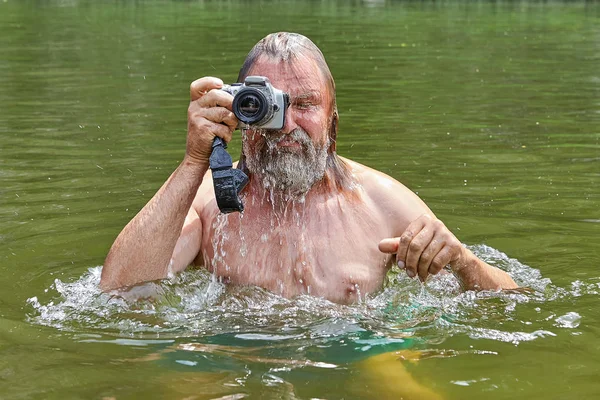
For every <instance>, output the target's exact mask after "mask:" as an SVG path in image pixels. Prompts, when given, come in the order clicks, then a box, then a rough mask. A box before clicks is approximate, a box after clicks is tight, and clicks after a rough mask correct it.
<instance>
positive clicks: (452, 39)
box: [0, 0, 600, 399]
mask: <svg viewBox="0 0 600 400" xmlns="http://www.w3.org/2000/svg"><path fill="white" fill-rule="evenodd" d="M280 30H286V31H296V32H300V33H303V34H305V35H307V36H309V37H310V38H312V39H313V41H315V43H317V45H318V46H319V47H320V48H321V49H322V51H323V53H324V54H325V56H326V58H327V60H328V62H329V65H330V68H331V70H332V72H333V74H334V77H335V79H336V83H337V87H338V92H337V103H338V107H339V111H340V131H339V135H338V152H339V153H340V154H341V155H343V156H346V157H349V158H352V159H354V160H356V161H358V162H361V163H364V164H366V165H368V166H371V167H373V168H376V169H379V170H381V171H383V172H385V173H387V174H390V175H391V176H393V177H395V178H396V179H398V180H400V181H401V182H403V183H404V184H405V185H407V186H408V187H410V188H411V189H413V190H414V191H416V192H417V193H418V194H419V196H421V197H422V198H423V199H424V200H425V202H426V203H427V204H428V205H429V207H430V208H431V209H432V210H433V211H434V212H435V213H436V214H437V216H438V217H439V218H441V219H442V220H443V221H444V222H445V223H446V225H447V226H448V227H449V228H450V229H451V230H452V231H453V232H454V233H455V234H456V235H457V237H458V238H459V239H460V240H461V241H462V242H464V243H465V244H467V245H469V246H470V247H471V248H472V249H473V251H474V252H475V253H476V254H477V255H479V256H480V257H481V258H483V259H485V260H486V261H488V262H490V263H492V264H494V265H497V266H499V267H500V268H503V269H505V270H507V271H509V272H510V273H511V274H512V276H513V277H514V279H515V280H517V282H518V283H520V284H521V285H523V286H528V287H530V288H531V289H532V290H531V291H530V292H526V293H506V294H497V293H480V294H475V293H462V294H461V293H460V291H459V290H458V289H457V284H456V282H455V281H453V278H452V277H451V276H446V277H441V278H436V279H433V280H431V281H429V282H428V283H427V284H426V285H424V286H421V285H420V284H419V283H417V282H414V281H412V280H409V279H407V278H405V277H404V276H403V274H397V275H396V274H394V273H392V274H390V277H389V283H388V284H387V286H386V288H385V289H384V290H383V291H382V292H381V293H378V294H376V295H374V296H372V297H370V298H367V299H366V300H365V301H364V302H362V303H360V304H356V305H351V306H340V305H335V304H331V303H328V302H326V301H324V300H320V299H316V298H310V297H301V298H298V299H291V300H286V299H282V298H279V297H277V296H275V295H273V294H270V293H268V292H265V291H263V290H260V289H257V288H231V287H229V288H228V287H225V286H223V285H222V284H221V283H219V282H216V281H214V279H213V278H212V277H211V276H210V275H209V274H208V273H206V272H204V271H197V270H196V271H186V272H184V273H183V274H182V275H180V276H179V277H177V278H175V279H173V280H171V281H168V282H161V283H158V284H157V288H158V290H159V291H160V292H161V294H160V295H159V296H158V298H157V299H155V300H139V301H137V302H125V301H124V300H122V299H120V298H114V297H110V296H109V295H106V294H102V293H100V291H99V290H98V288H97V283H98V280H99V274H100V270H101V265H102V263H103V261H104V257H105V255H106V253H107V251H108V249H109V248H110V245H111V244H112V241H113V240H114V238H115V237H116V235H117V234H118V233H119V231H120V229H121V228H122V227H123V226H124V225H125V224H126V223H127V222H128V221H129V220H130V219H131V218H132V217H133V216H134V215H135V214H136V213H137V211H138V210H139V209H140V208H141V207H142V206H143V205H144V204H145V203H146V202H147V201H148V200H149V199H150V198H151V196H152V195H153V194H154V192H155V191H156V190H157V189H158V188H159V187H160V185H161V184H162V182H164V180H165V179H166V178H167V177H168V176H169V174H170V173H171V172H172V171H173V170H174V169H175V168H176V166H177V165H178V163H179V162H180V161H181V159H182V156H183V154H184V149H185V132H186V110H187V106H188V99H189V93H188V90H189V84H190V82H191V81H193V80H194V79H196V78H198V77H201V76H204V75H214V76H219V77H221V78H222V79H223V80H224V81H225V82H233V81H234V80H235V78H236V76H237V71H238V69H239V67H240V65H241V63H242V62H243V59H244V57H245V55H246V53H247V52H248V50H249V49H250V48H251V46H252V45H253V44H254V43H256V42H257V41H258V40H259V39H260V38H262V37H263V36H265V35H266V34H267V33H270V32H273V31H280ZM599 140H600V4H599V3H596V2H583V1H582V2H553V1H544V2H535V1H506V2H483V1H478V2H394V1H377V0H374V1H364V2H360V1H341V0H340V1H172V2H167V1H164V2H163V1H130V2H127V1H112V2H108V1H107V2H94V1H77V0H63V1H14V0H4V1H0V399H79V398H81V399H104V398H106V399H112V398H116V399H131V398H145V399H146V398H147V399H210V398H230V399H239V398H265V399H271V398H273V399H278V398H282V399H291V398H299V399H310V398H320V399H342V398H344V399H371V398H400V397H399V395H398V394H392V393H390V392H389V390H393V389H394V387H404V386H406V385H409V384H408V382H409V381H413V380H414V381H416V382H418V383H419V384H420V385H422V386H423V387H427V388H429V389H430V390H431V391H433V392H435V393H437V394H438V395H440V396H442V397H443V398H447V399H464V398H486V399H515V398H524V399H525V398H527V399H591V398H598V397H599V396H600V332H599V330H600V307H598V304H599V302H598V296H599V294H600V270H599V266H600V263H599V260H600V244H599V242H600V143H599ZM239 144H240V140H239V136H238V137H236V138H235V139H234V141H233V142H232V144H231V146H230V150H231V152H232V154H239V148H240V147H239ZM398 350H402V351H403V353H402V354H404V355H403V356H402V357H400V356H398V357H396V358H395V359H394V360H392V361H391V362H389V363H388V364H381V365H383V367H381V368H377V367H373V368H371V367H372V366H371V367H365V360H368V358H369V357H370V356H374V355H378V354H380V355H381V354H384V353H385V352H387V351H398ZM399 354H400V353H399ZM401 358H402V359H401ZM403 359H406V360H404V361H403ZM416 359H418V360H417V361H414V360H416ZM407 360H408V361H407ZM410 360H413V361H410ZM401 371H404V372H401ZM402 373H404V375H402ZM390 387H391V389H390ZM225 396H229V397H225ZM406 398H421V397H420V396H417V395H413V396H410V395H407V396H406Z"/></svg>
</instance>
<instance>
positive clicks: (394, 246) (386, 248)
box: [378, 238, 400, 254]
mask: <svg viewBox="0 0 600 400" xmlns="http://www.w3.org/2000/svg"><path fill="white" fill-rule="evenodd" d="M399 242H400V238H388V239H383V240H382V241H381V242H379V246H378V247H379V251H381V252H382V253H387V254H396V252H397V251H398V244H399Z"/></svg>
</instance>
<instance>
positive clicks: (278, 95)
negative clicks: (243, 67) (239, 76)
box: [221, 76, 289, 129]
mask: <svg viewBox="0 0 600 400" xmlns="http://www.w3.org/2000/svg"><path fill="white" fill-rule="evenodd" d="M221 90H224V91H226V92H227V93H229V94H231V95H232V96H233V104H232V111H233V113H234V114H235V116H236V118H237V119H238V120H239V121H240V122H241V123H242V124H246V125H250V126H252V127H256V128H261V129H282V128H283V126H284V125H285V112H286V110H287V108H288V105H289V95H288V94H287V93H285V92H283V91H281V90H279V89H275V88H274V87H273V85H271V82H269V79H268V78H267V77H264V76H249V77H247V78H246V80H245V81H244V83H233V84H231V85H224V86H223V88H222V89H221Z"/></svg>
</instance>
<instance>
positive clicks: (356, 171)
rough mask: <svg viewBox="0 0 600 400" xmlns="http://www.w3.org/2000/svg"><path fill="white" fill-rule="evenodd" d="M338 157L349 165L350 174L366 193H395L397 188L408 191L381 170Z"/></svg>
mask: <svg viewBox="0 0 600 400" xmlns="http://www.w3.org/2000/svg"><path fill="white" fill-rule="evenodd" d="M340 158H341V159H342V161H344V163H345V164H346V165H347V166H348V167H350V170H351V171H352V175H353V176H354V177H355V178H356V180H357V181H358V183H359V184H360V185H361V186H362V187H363V189H364V190H365V192H366V193H367V194H378V193H379V194H385V193H387V192H390V194H395V193H397V191H398V190H400V191H409V192H410V189H408V188H407V187H406V186H404V185H403V184H402V183H400V182H399V181H398V180H396V179H394V178H392V177H391V176H389V175H387V174H385V173H383V172H381V171H378V170H376V169H373V168H371V167H368V166H366V165H364V164H361V163H359V162H356V161H354V160H351V159H349V158H344V157H340ZM411 193H412V192H411Z"/></svg>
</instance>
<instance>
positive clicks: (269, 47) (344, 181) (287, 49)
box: [237, 32, 351, 189]
mask: <svg viewBox="0 0 600 400" xmlns="http://www.w3.org/2000/svg"><path fill="white" fill-rule="evenodd" d="M261 57H266V58H267V59H270V60H275V61H279V62H284V63H293V62H296V61H298V60H302V59H305V58H308V59H311V60H313V61H314V62H315V63H316V65H317V67H318V69H319V70H320V71H321V73H322V74H323V77H324V79H325V81H326V82H327V89H328V90H329V94H330V98H331V104H330V106H331V110H332V111H331V117H330V119H331V122H330V126H329V132H328V137H329V149H328V156H327V169H328V170H329V171H331V172H332V177H333V178H334V180H335V182H331V183H334V184H335V186H337V187H338V189H342V188H348V185H349V184H350V181H351V173H350V170H349V167H348V166H347V165H346V163H344V161H343V160H342V159H340V157H339V156H338V155H337V154H336V140H337V130H338V119H339V117H338V111H337V104H336V100H335V81H334V80H333V75H332V74H331V71H330V70H329V66H328V65H327V62H326V61H325V57H324V56H323V53H322V52H321V50H320V49H319V48H318V47H317V45H315V44H314V43H313V42H312V41H311V40H310V39H309V38H307V37H306V36H303V35H300V34H298V33H290V32H277V33H271V34H269V35H267V36H266V37H264V38H263V39H261V40H260V41H259V42H258V43H256V45H254V47H253V48H252V50H250V52H249V53H248V55H247V56H246V59H245V60H244V64H243V65H242V68H241V69H240V72H239V74H238V80H237V81H238V82H243V81H244V80H245V79H246V77H247V76H248V74H249V73H250V70H251V69H252V67H253V66H254V65H255V64H256V62H257V61H258V60H259V59H260V58H261ZM238 168H241V169H244V170H246V172H248V171H247V167H246V163H245V157H244V153H243V151H242V155H241V156H240V161H239V164H238Z"/></svg>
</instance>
